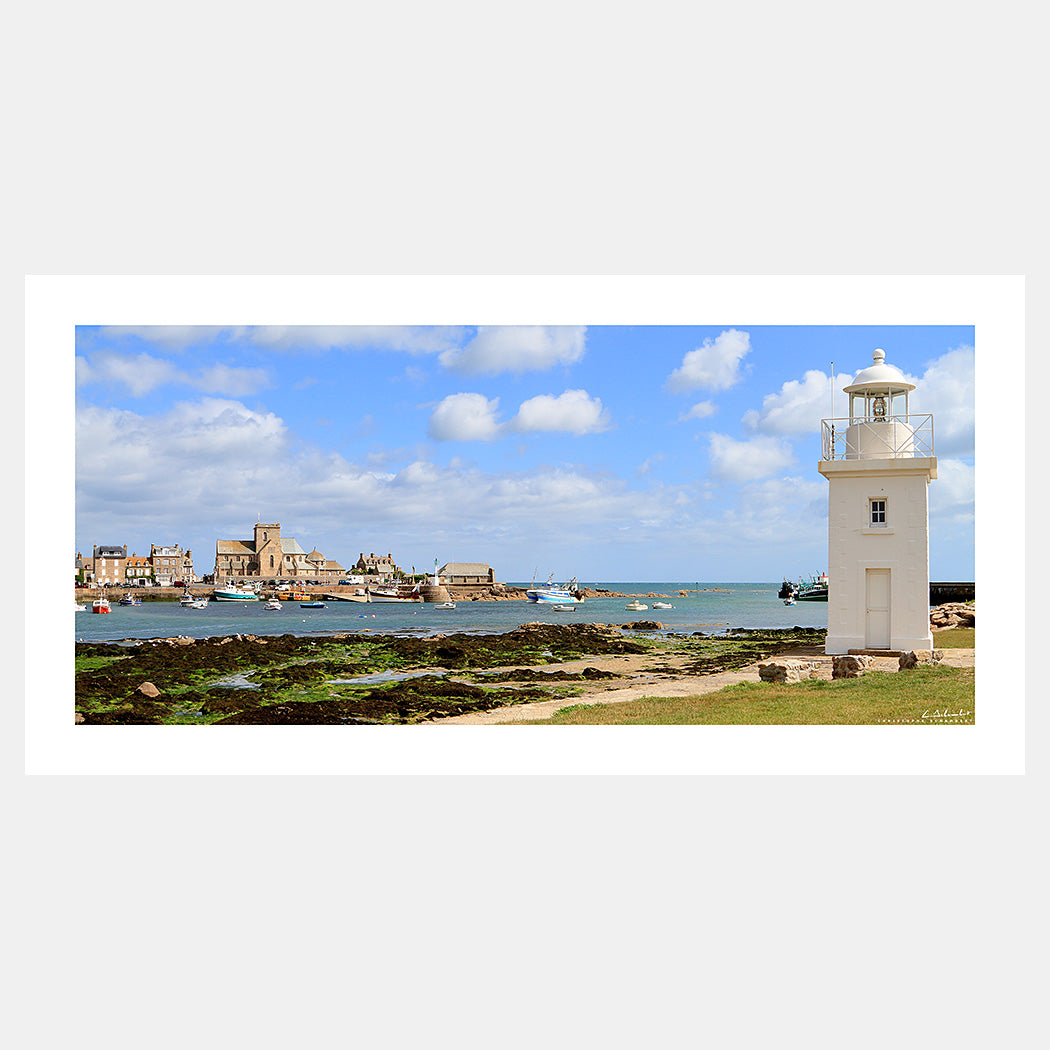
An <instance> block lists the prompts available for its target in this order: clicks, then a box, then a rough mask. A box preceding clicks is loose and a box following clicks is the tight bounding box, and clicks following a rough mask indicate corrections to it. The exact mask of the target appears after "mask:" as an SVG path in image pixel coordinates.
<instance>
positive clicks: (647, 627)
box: [624, 620, 664, 631]
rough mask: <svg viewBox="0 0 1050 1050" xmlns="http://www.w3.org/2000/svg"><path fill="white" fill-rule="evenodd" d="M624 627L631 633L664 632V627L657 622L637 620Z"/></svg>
mask: <svg viewBox="0 0 1050 1050" xmlns="http://www.w3.org/2000/svg"><path fill="white" fill-rule="evenodd" d="M624 627H626V628H627V630H629V631H662V630H663V629H664V625H663V624H662V623H660V622H659V621H657V620H635V621H634V623H625V624H624Z"/></svg>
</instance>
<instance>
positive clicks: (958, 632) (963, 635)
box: [933, 627, 977, 649]
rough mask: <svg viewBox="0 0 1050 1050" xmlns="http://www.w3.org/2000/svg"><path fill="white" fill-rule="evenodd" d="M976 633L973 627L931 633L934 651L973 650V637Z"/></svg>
mask: <svg viewBox="0 0 1050 1050" xmlns="http://www.w3.org/2000/svg"><path fill="white" fill-rule="evenodd" d="M976 634H977V631H976V630H975V629H974V628H973V627H951V628H949V629H948V630H947V631H934V632H933V647H934V649H974V648H976V645H975V644H974V636H975V635H976Z"/></svg>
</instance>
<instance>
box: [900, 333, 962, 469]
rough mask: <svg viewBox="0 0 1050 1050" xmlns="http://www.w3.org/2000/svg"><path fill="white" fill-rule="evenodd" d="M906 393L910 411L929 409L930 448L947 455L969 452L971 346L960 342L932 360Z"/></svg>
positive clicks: (920, 411)
mask: <svg viewBox="0 0 1050 1050" xmlns="http://www.w3.org/2000/svg"><path fill="white" fill-rule="evenodd" d="M914 382H915V383H916V389H915V390H914V391H913V392H912V394H911V397H910V407H911V411H912V412H913V413H914V412H919V413H925V412H932V413H933V433H934V448H935V451H936V452H937V454H938V455H939V456H940V455H947V456H968V455H973V452H974V440H975V380H974V349H973V347H972V346H960V347H957V348H956V349H955V350H949V351H948V352H947V353H946V354H942V355H941V356H940V357H938V358H937V359H936V360H935V361H933V362H932V363H931V364H930V365H929V366H928V367H927V369H926V371H925V372H924V373H923V376H922V378H921V379H917V380H915V381H914Z"/></svg>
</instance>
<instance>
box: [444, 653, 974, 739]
mask: <svg viewBox="0 0 1050 1050" xmlns="http://www.w3.org/2000/svg"><path fill="white" fill-rule="evenodd" d="M942 652H943V653H944V659H943V660H942V661H941V663H943V664H944V665H945V666H946V667H973V666H974V650H973V649H944V650H942ZM775 659H778V660H780V659H783V660H792V659H794V660H816V661H817V664H818V669H817V674H818V677H820V678H823V679H826V680H827V681H831V657H830V656H825V655H824V653H823V652H822V651H820V650H815V649H812V648H800V649H794V650H792V651H790V652H786V653H781V654H780V655H779V656H777V657H775ZM687 662H688V658H687V657H674V656H667V657H656V658H655V659H654V657H653V656H652V655H641V656H594V657H590V658H587V659H583V660H570V661H566V662H565V663H559V664H553V665H546V667H545V668H544V667H537V668H536V670H540V671H542V670H544V669H546V670H560V671H570V672H580V671H582V670H583V669H584V668H585V667H597V668H598V669H599V670H602V671H615V672H616V673H617V674H621V675H626V676H628V679H627V680H625V679H623V678H614V679H605V680H601V679H599V680H597V681H595V682H587V683H582V684H583V688H584V690H585V692H584V693H581V694H578V695H576V696H571V697H565V698H564V699H560V700H542V701H540V702H539V703H535V704H514V705H512V706H510V707H500V708H497V709H496V710H494V711H478V712H476V713H473V714H469V715H456V716H454V717H452V718H435V719H433V720H432V721H430V722H425V723H423V724H424V725H495V724H497V723H500V722H523V721H527V720H532V719H536V718H550V716H551V715H552V714H554V712H555V711H559V710H560V709H561V708H563V707H571V706H572V705H573V704H618V703H622V702H623V701H625V700H639V699H641V698H642V697H644V696H696V695H698V694H700V693H712V692H714V691H715V690H717V689H721V688H723V687H724V686H727V685H734V684H735V683H736V682H757V681H759V677H758V663H757V662H756V663H753V664H749V665H748V666H746V667H741V668H740V669H739V670H737V671H719V672H717V673H716V674H708V675H695V674H687V673H683V670H682V668H683V667H684V665H685V664H686V663H687ZM760 662H762V663H765V662H766V661H760ZM898 666H899V665H898V662H897V657H896V656H889V657H883V656H877V657H875V670H877V671H891V672H896V671H897V669H898ZM513 669H514V668H500V670H513ZM573 684H574V685H575V684H576V683H573Z"/></svg>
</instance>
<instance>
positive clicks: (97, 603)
mask: <svg viewBox="0 0 1050 1050" xmlns="http://www.w3.org/2000/svg"><path fill="white" fill-rule="evenodd" d="M91 611H92V612H93V613H108V612H109V602H108V601H107V600H106V599H105V598H96V599H95V600H94V601H93V602H92V603H91Z"/></svg>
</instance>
